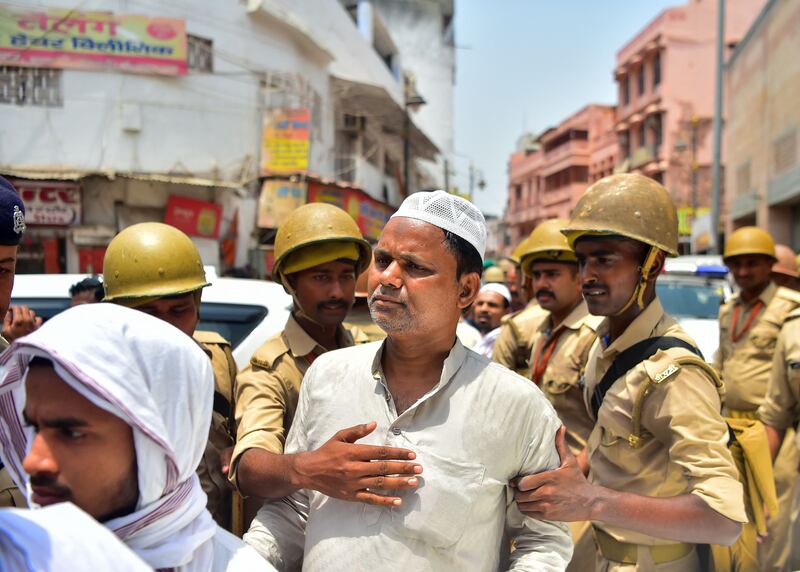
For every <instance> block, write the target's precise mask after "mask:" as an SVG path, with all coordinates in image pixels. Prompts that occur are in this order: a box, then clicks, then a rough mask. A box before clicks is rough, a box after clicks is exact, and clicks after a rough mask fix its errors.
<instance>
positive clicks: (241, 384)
mask: <svg viewBox="0 0 800 572" xmlns="http://www.w3.org/2000/svg"><path fill="white" fill-rule="evenodd" d="M352 332H353V333H351V332H350V331H348V330H347V329H345V328H343V327H340V328H339V331H338V333H337V345H338V346H339V347H340V348H344V347H349V346H352V345H353V344H354V343H356V341H358V342H359V343H362V342H364V341H366V340H365V336H364V335H363V334H362V333H361V332H360V331H359V330H357V329H355V328H354V329H353V330H352ZM354 336H355V337H356V338H358V339H357V340H355V339H354ZM325 351H326V350H325V348H323V347H322V346H320V345H319V344H318V343H317V342H316V340H314V338H312V337H311V336H309V335H308V333H306V331H305V330H304V329H303V328H302V327H301V326H300V324H298V323H297V321H296V320H295V319H294V317H293V316H289V319H288V320H287V321H286V326H285V328H284V330H283V331H282V332H281V333H279V334H276V335H275V336H273V337H272V338H270V339H269V340H267V341H266V342H265V343H264V344H263V345H262V346H261V347H260V348H258V350H256V352H255V353H254V354H253V357H252V358H251V360H250V364H249V365H248V366H247V367H246V368H245V369H243V370H242V371H241V372H240V373H239V375H238V376H237V384H236V427H237V432H236V437H237V438H236V446H235V448H234V450H233V458H232V459H231V470H230V480H231V482H233V483H234V484H236V482H237V481H236V472H237V470H238V465H239V460H240V459H241V456H242V454H243V453H244V452H245V451H246V450H247V449H252V448H258V449H264V450H266V451H270V452H272V453H278V454H280V453H283V444H284V442H285V440H286V434H287V433H288V432H289V428H290V427H291V425H292V419H293V418H294V413H295V410H296V409H297V399H298V396H299V394H300V384H301V382H302V381H303V376H304V375H305V373H306V370H307V369H308V368H309V366H310V365H311V363H312V362H313V361H314V359H316V358H317V357H318V356H320V355H322V354H323V353H325Z"/></svg>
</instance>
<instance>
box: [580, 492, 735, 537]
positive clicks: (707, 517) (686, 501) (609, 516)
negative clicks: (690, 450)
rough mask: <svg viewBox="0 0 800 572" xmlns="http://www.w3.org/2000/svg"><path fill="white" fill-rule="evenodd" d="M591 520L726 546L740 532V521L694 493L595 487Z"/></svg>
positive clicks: (653, 533)
mask: <svg viewBox="0 0 800 572" xmlns="http://www.w3.org/2000/svg"><path fill="white" fill-rule="evenodd" d="M592 520H593V521H599V522H603V523H605V524H608V525H611V526H618V527H620V528H626V529H629V530H635V531H637V532H640V533H642V534H646V535H647V536H654V537H656V538H664V539H669V540H675V541H677V542H688V543H692V544H721V545H725V546H729V545H731V544H733V543H734V542H736V539H737V538H738V537H739V533H740V532H741V524H739V523H738V522H735V521H733V520H731V519H729V518H727V517H725V516H723V515H721V514H719V513H718V512H716V511H715V510H714V509H712V508H711V507H710V506H708V505H707V504H706V503H705V502H704V501H703V500H702V499H701V498H700V497H698V496H696V495H693V494H685V495H679V496H675V497H666V498H660V497H647V496H642V495H637V494H634V493H625V492H620V491H614V490H610V489H607V488H605V487H597V491H596V498H595V500H594V502H593V503H592Z"/></svg>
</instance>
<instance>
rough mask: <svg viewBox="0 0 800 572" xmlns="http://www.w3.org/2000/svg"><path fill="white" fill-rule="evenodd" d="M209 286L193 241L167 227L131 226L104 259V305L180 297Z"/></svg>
mask: <svg viewBox="0 0 800 572" xmlns="http://www.w3.org/2000/svg"><path fill="white" fill-rule="evenodd" d="M209 285H210V284H209V282H208V280H206V273H205V270H203V261H202V260H201V258H200V253H199V252H198V250H197V247H196V246H195V245H194V243H193V242H192V239H190V238H189V237H188V236H186V235H185V234H184V233H183V232H181V231H180V230H178V229H177V228H175V227H174V226H170V225H168V224H163V223H160V222H143V223H141V224H135V225H133V226H129V227H128V228H126V229H125V230H123V231H122V232H120V233H119V234H117V236H115V237H114V238H113V239H112V241H111V243H110V244H109V245H108V248H107V249H106V254H105V258H103V287H104V288H105V294H106V295H105V298H104V301H105V302H122V303H124V302H125V300H129V301H130V300H136V299H140V298H154V299H155V298H161V297H164V296H177V295H180V294H188V293H189V292H194V291H195V290H198V289H200V288H204V287H206V286H209Z"/></svg>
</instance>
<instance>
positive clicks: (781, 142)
mask: <svg viewBox="0 0 800 572" xmlns="http://www.w3.org/2000/svg"><path fill="white" fill-rule="evenodd" d="M795 163H797V129H792V130H791V131H789V132H788V133H785V134H783V135H781V136H780V137H778V138H777V139H776V140H775V141H774V142H773V143H772V167H773V172H774V173H775V174H778V173H782V172H783V171H785V170H786V169H789V168H790V167H793V166H794V165H795Z"/></svg>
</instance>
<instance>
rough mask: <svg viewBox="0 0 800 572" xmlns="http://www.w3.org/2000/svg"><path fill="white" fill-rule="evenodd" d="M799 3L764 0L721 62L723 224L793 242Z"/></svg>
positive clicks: (798, 225)
mask: <svg viewBox="0 0 800 572" xmlns="http://www.w3.org/2000/svg"><path fill="white" fill-rule="evenodd" d="M798 30H800V3H798V2H795V1H794V0H770V1H769V2H768V3H767V5H766V6H765V7H764V9H763V11H762V12H761V14H760V15H759V17H758V19H757V20H756V22H755V23H754V24H753V27H752V28H751V29H750V31H749V32H748V34H747V35H746V36H745V37H744V39H743V40H742V41H741V42H740V43H739V45H738V46H737V47H736V50H735V51H734V53H733V54H732V56H731V58H730V60H729V61H728V65H727V69H726V77H725V79H726V87H727V93H728V108H727V121H726V132H725V142H724V145H725V148H726V149H727V158H728V169H727V170H726V173H725V174H726V177H725V182H726V185H725V189H726V193H725V199H726V200H725V202H726V204H727V210H728V213H729V215H730V216H729V217H728V219H727V221H726V222H727V226H726V231H727V232H730V231H732V230H733V229H735V228H738V227H740V226H745V225H758V226H760V227H762V228H764V229H767V230H768V231H769V232H770V233H771V234H772V235H773V236H774V237H775V240H776V241H777V242H779V243H783V244H788V245H790V246H792V248H794V249H795V250H798V249H800V152H799V151H798V148H799V147H800V136H799V135H798V130H800V58H798V57H797V55H798V54H800V34H798Z"/></svg>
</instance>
